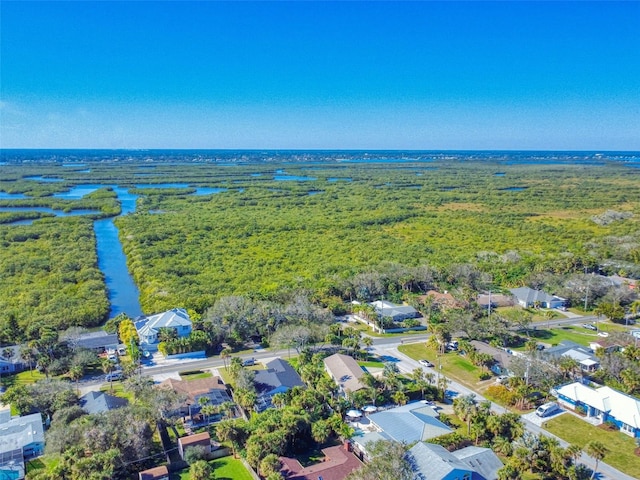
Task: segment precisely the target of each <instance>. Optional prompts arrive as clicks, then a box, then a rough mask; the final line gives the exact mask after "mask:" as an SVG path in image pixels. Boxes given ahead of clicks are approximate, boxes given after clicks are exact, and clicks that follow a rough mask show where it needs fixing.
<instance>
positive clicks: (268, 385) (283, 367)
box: [254, 358, 304, 392]
mask: <svg viewBox="0 0 640 480" xmlns="http://www.w3.org/2000/svg"><path fill="white" fill-rule="evenodd" d="M265 367H267V368H266V370H258V371H256V376H255V379H254V380H255V383H256V387H257V390H258V392H264V391H271V390H275V389H276V388H279V387H287V388H293V387H296V386H304V383H303V382H302V379H301V378H300V375H298V373H297V372H296V371H295V370H294V369H293V367H292V366H291V365H290V364H289V362H287V361H285V360H282V359H281V358H276V359H273V360H271V361H270V362H268V363H266V364H265Z"/></svg>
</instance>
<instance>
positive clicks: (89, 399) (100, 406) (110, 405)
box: [80, 392, 129, 415]
mask: <svg viewBox="0 0 640 480" xmlns="http://www.w3.org/2000/svg"><path fill="white" fill-rule="evenodd" d="M128 403H129V402H128V401H127V399H125V398H119V397H114V396H113V395H109V394H108V393H104V392H88V393H85V394H84V395H83V396H82V397H80V406H81V407H82V408H83V409H84V410H85V411H86V412H87V413H88V414H90V415H93V414H96V413H102V412H107V411H109V410H113V409H115V408H120V407H124V406H126V405H127V404H128Z"/></svg>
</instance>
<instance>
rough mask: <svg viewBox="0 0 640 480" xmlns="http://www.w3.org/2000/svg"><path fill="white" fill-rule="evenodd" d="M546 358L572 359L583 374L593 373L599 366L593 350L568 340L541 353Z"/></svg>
mask: <svg viewBox="0 0 640 480" xmlns="http://www.w3.org/2000/svg"><path fill="white" fill-rule="evenodd" d="M543 352H544V355H545V356H546V357H551V358H560V357H569V358H573V359H574V360H575V361H576V362H578V364H579V365H580V369H581V370H582V371H584V372H593V371H594V370H597V369H598V367H599V366H600V360H599V359H598V357H596V355H595V353H594V352H593V350H591V349H590V348H587V347H583V346H582V345H580V344H578V343H576V342H572V341H570V340H564V341H562V342H560V344H559V345H557V346H555V347H551V348H548V349H546V350H544V351H543Z"/></svg>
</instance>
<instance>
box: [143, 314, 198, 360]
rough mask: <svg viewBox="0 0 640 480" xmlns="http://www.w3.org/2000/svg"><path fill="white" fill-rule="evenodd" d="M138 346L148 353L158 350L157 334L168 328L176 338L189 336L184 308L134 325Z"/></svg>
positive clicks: (189, 325)
mask: <svg viewBox="0 0 640 480" xmlns="http://www.w3.org/2000/svg"><path fill="white" fill-rule="evenodd" d="M135 326H136V330H137V331H138V337H139V338H140V346H141V347H142V348H143V349H145V350H148V351H155V350H157V349H158V343H159V339H158V334H159V333H160V329H161V328H170V329H173V330H174V331H175V332H176V335H177V336H178V338H183V337H188V336H189V335H190V334H191V319H190V318H189V314H188V313H187V311H186V310H185V309H184V308H174V309H172V310H169V311H166V312H164V313H158V314H157V315H151V316H149V317H145V318H143V319H141V320H139V321H137V322H136V323H135Z"/></svg>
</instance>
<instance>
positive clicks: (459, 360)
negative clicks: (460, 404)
mask: <svg viewBox="0 0 640 480" xmlns="http://www.w3.org/2000/svg"><path fill="white" fill-rule="evenodd" d="M398 350H399V351H401V352H402V353H404V354H405V355H407V356H409V357H411V358H413V359H414V360H420V359H421V358H424V359H427V360H429V361H430V362H431V363H433V364H434V365H435V366H436V369H437V367H438V364H439V362H438V357H437V353H436V351H435V350H434V349H432V348H429V347H427V346H426V344H425V343H411V344H409V345H400V346H399V347H398ZM440 364H441V365H442V369H441V371H442V373H443V374H444V375H445V376H447V377H451V378H452V379H454V380H456V381H458V382H460V383H463V384H465V385H467V386H469V387H472V388H476V387H477V384H478V382H479V378H478V377H479V375H480V373H482V369H481V368H480V367H476V366H475V365H473V364H472V363H471V362H470V361H469V360H467V359H466V358H465V357H463V356H461V355H458V354H457V353H456V352H450V353H446V354H444V355H440Z"/></svg>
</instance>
